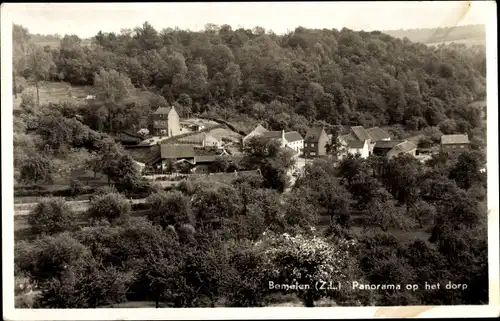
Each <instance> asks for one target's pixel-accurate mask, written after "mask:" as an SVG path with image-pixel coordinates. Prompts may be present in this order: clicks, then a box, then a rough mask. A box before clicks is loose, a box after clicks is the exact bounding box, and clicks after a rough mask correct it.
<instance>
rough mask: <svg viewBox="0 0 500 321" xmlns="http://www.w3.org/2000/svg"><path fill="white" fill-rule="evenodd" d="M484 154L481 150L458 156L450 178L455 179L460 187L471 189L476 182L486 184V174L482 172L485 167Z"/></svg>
mask: <svg viewBox="0 0 500 321" xmlns="http://www.w3.org/2000/svg"><path fill="white" fill-rule="evenodd" d="M484 163H485V159H484V155H482V154H480V153H479V152H466V153H462V154H460V155H459V156H458V160H457V162H456V164H455V166H453V167H452V168H451V170H450V174H449V178H451V179H453V180H455V182H456V183H457V185H458V187H460V188H463V189H469V188H470V187H471V186H472V185H474V184H476V183H477V184H484V183H485V182H486V175H484V173H481V172H480V169H481V168H483V167H484Z"/></svg>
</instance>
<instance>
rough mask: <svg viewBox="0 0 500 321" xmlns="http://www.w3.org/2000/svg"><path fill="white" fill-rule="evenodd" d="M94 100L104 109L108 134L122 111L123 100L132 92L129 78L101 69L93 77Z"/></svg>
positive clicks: (113, 71)
mask: <svg viewBox="0 0 500 321" xmlns="http://www.w3.org/2000/svg"><path fill="white" fill-rule="evenodd" d="M94 88H95V91H96V99H97V100H98V101H100V102H101V103H102V104H103V106H104V107H105V108H106V112H107V120H108V126H109V130H110V132H113V121H114V120H115V118H116V117H117V116H118V115H119V114H120V113H121V112H123V110H124V102H125V98H127V97H128V95H129V93H130V92H131V91H132V90H133V86H132V83H131V82H130V78H128V77H127V76H126V75H124V74H121V73H119V72H117V71H116V70H110V71H106V70H104V69H101V70H100V71H99V73H96V74H95V75H94Z"/></svg>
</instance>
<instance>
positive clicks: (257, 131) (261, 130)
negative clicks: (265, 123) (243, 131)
mask: <svg viewBox="0 0 500 321" xmlns="http://www.w3.org/2000/svg"><path fill="white" fill-rule="evenodd" d="M265 132H268V130H267V129H265V128H264V127H262V126H261V125H260V124H259V125H257V127H255V129H254V130H252V131H251V132H250V133H249V134H248V135H246V136H245V137H243V140H242V142H243V145H245V143H246V142H247V141H248V140H249V139H250V138H252V137H254V136H259V135H261V134H262V133H265Z"/></svg>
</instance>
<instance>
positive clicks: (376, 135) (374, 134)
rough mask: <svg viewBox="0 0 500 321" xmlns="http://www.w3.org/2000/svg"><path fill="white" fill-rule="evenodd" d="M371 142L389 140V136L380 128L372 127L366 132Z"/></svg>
mask: <svg viewBox="0 0 500 321" xmlns="http://www.w3.org/2000/svg"><path fill="white" fill-rule="evenodd" d="M366 132H367V133H368V135H370V138H371V140H372V142H378V141H380V140H383V139H390V138H391V135H389V133H388V132H386V131H385V130H383V129H382V128H380V127H372V128H368V129H367V130H366Z"/></svg>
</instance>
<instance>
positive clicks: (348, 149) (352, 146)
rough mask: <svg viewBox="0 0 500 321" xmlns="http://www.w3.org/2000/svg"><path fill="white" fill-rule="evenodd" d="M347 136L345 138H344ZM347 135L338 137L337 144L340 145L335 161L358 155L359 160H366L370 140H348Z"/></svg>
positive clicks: (368, 153)
mask: <svg viewBox="0 0 500 321" xmlns="http://www.w3.org/2000/svg"><path fill="white" fill-rule="evenodd" d="M346 136H347V137H346ZM348 138H349V135H343V136H339V138H338V139H339V142H340V144H341V146H342V147H341V148H340V149H341V150H340V152H339V153H338V154H337V159H338V160H341V159H343V158H344V157H346V156H347V155H356V154H359V155H360V156H361V158H367V157H368V156H369V155H370V140H369V139H365V140H355V139H348Z"/></svg>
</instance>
